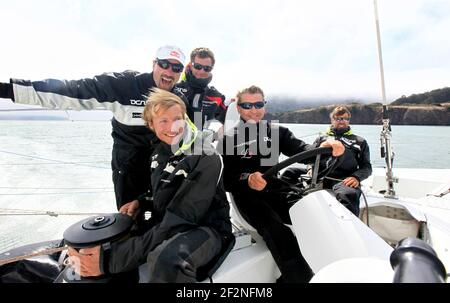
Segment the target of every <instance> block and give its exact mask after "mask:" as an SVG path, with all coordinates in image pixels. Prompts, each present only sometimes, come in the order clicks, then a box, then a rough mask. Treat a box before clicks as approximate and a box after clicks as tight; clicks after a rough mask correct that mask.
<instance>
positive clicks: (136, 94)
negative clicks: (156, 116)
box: [0, 71, 192, 148]
mask: <svg viewBox="0 0 450 303" xmlns="http://www.w3.org/2000/svg"><path fill="white" fill-rule="evenodd" d="M154 87H156V84H155V81H154V80H153V73H144V74H141V73H138V72H136V71H125V72H122V73H104V74H101V75H98V76H95V77H94V78H92V79H90V78H88V79H81V80H70V81H68V80H56V79H47V80H42V81H34V82H31V81H28V80H19V79H11V81H10V84H8V83H1V85H0V88H1V89H0V98H2V97H3V98H11V99H12V100H13V101H14V102H16V103H21V104H28V105H39V106H42V107H45V108H51V109H63V110H64V109H69V110H93V109H106V110H110V111H111V112H112V113H113V116H114V117H113V119H112V122H111V123H112V128H113V131H112V137H113V139H114V144H115V145H119V146H124V147H127V148H130V147H137V148H141V147H144V148H145V147H149V146H150V145H151V141H152V140H154V139H155V135H154V134H153V132H152V131H150V130H149V129H148V128H147V127H146V126H145V125H144V121H143V120H142V113H143V111H144V106H145V102H146V99H147V97H148V95H149V93H150V89H152V88H154ZM172 92H174V93H176V94H177V95H179V96H180V97H182V99H183V100H184V101H185V102H186V104H187V100H186V99H185V97H184V96H183V94H182V93H180V91H179V90H178V89H176V88H174V89H173V90H172ZM188 114H189V115H190V117H191V115H192V111H190V110H188ZM191 118H192V117H191Z"/></svg>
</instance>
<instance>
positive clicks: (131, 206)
mask: <svg viewBox="0 0 450 303" xmlns="http://www.w3.org/2000/svg"><path fill="white" fill-rule="evenodd" d="M138 211H139V201H138V200H133V201H131V202H128V203H127V204H124V205H122V207H121V208H120V209H119V213H121V214H124V215H129V216H130V217H132V218H133V219H136V216H137V215H138Z"/></svg>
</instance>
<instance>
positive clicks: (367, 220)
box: [325, 177, 370, 227]
mask: <svg viewBox="0 0 450 303" xmlns="http://www.w3.org/2000/svg"><path fill="white" fill-rule="evenodd" d="M325 179H329V180H333V181H339V182H342V181H344V179H336V178H332V177H325ZM358 188H359V189H360V190H361V194H362V196H363V198H364V204H365V205H366V211H365V213H366V225H367V227H370V226H369V203H367V199H366V195H365V194H364V191H363V190H362V189H361V186H358Z"/></svg>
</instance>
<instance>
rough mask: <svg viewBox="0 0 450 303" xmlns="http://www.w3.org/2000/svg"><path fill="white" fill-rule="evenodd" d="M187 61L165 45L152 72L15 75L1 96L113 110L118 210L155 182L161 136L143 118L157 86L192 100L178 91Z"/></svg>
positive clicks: (48, 104) (2, 86)
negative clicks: (153, 160)
mask: <svg viewBox="0 0 450 303" xmlns="http://www.w3.org/2000/svg"><path fill="white" fill-rule="evenodd" d="M184 61H185V55H184V54H183V52H182V51H181V49H180V48H178V47H176V46H172V45H166V46H163V47H160V48H159V49H158V51H157V52H156V57H155V59H154V61H153V72H151V73H138V72H136V71H125V72H122V73H104V74H101V75H98V76H95V77H93V78H89V79H81V80H71V81H67V80H55V79H47V80H43V81H35V82H31V81H28V80H19V79H11V80H10V83H0V98H9V99H12V100H13V101H14V102H15V103H21V104H29V105H39V106H42V107H45V108H51V109H63V110H67V109H70V110H93V109H107V110H110V111H112V113H113V118H112V120H111V123H112V134H111V135H112V137H113V141H114V145H113V150H112V161H111V166H112V170H113V183H114V191H115V195H116V203H117V209H119V208H120V207H121V206H122V205H123V204H125V203H127V202H130V201H133V200H135V199H136V198H137V197H138V196H139V195H140V194H142V193H144V192H146V191H147V189H148V184H149V183H150V169H149V158H150V155H151V153H152V151H153V145H154V144H155V143H156V142H157V138H156V136H155V134H154V133H153V132H152V131H151V130H150V129H149V128H148V127H147V126H146V125H145V124H144V120H143V119H142V113H143V111H144V106H145V103H146V101H145V100H147V98H148V95H149V93H150V90H151V89H152V88H154V87H158V88H161V89H164V90H167V91H172V92H174V93H177V94H178V95H180V96H181V97H182V99H184V101H185V102H186V103H187V100H186V99H185V98H184V96H182V93H180V92H179V91H178V90H176V91H174V86H175V83H177V82H178V80H179V78H180V75H181V72H182V71H183V68H184ZM191 113H192V112H191V111H188V114H189V115H190V114H191Z"/></svg>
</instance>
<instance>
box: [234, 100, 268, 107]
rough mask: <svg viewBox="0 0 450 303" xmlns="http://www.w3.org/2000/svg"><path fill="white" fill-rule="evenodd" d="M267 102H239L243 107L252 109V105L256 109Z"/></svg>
mask: <svg viewBox="0 0 450 303" xmlns="http://www.w3.org/2000/svg"><path fill="white" fill-rule="evenodd" d="M265 104H266V101H258V102H253V103H252V102H241V103H238V105H239V107H241V108H242V109H251V108H252V107H254V108H256V109H261V108H263V107H264V105H265Z"/></svg>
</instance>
